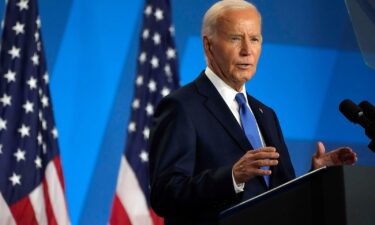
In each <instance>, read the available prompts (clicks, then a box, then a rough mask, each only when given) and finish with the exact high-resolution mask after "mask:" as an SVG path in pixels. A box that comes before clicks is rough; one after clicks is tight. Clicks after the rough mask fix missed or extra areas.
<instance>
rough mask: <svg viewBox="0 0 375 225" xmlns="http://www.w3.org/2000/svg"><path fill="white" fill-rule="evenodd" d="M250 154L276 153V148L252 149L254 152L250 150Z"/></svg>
mask: <svg viewBox="0 0 375 225" xmlns="http://www.w3.org/2000/svg"><path fill="white" fill-rule="evenodd" d="M250 152H254V153H256V152H276V148H275V147H271V146H269V147H261V148H257V149H254V150H250Z"/></svg>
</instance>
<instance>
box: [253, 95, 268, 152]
mask: <svg viewBox="0 0 375 225" xmlns="http://www.w3.org/2000/svg"><path fill="white" fill-rule="evenodd" d="M247 99H248V101H249V104H250V108H251V110H252V111H253V114H254V116H255V119H256V121H257V123H258V126H259V129H260V132H261V134H262V136H263V139H264V142H265V145H266V146H273V141H272V138H271V136H270V134H272V131H271V130H270V127H269V126H268V120H269V119H270V118H269V117H266V116H265V115H264V113H265V112H266V109H264V108H262V106H260V105H259V104H258V103H257V101H256V100H255V99H254V98H253V97H252V96H250V95H247Z"/></svg>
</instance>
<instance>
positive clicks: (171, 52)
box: [167, 48, 176, 59]
mask: <svg viewBox="0 0 375 225" xmlns="http://www.w3.org/2000/svg"><path fill="white" fill-rule="evenodd" d="M167 58H168V59H174V58H176V50H175V49H173V48H168V50H167Z"/></svg>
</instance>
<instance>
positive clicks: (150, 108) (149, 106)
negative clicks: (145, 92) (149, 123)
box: [146, 103, 154, 116]
mask: <svg viewBox="0 0 375 225" xmlns="http://www.w3.org/2000/svg"><path fill="white" fill-rule="evenodd" d="M146 112H147V115H148V116H152V114H154V107H153V106H152V104H150V103H148V104H147V106H146Z"/></svg>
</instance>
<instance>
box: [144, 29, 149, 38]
mask: <svg viewBox="0 0 375 225" xmlns="http://www.w3.org/2000/svg"><path fill="white" fill-rule="evenodd" d="M149 36H150V31H149V30H148V29H144V30H143V32H142V38H143V39H144V40H146V39H147V38H148V37H149Z"/></svg>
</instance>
